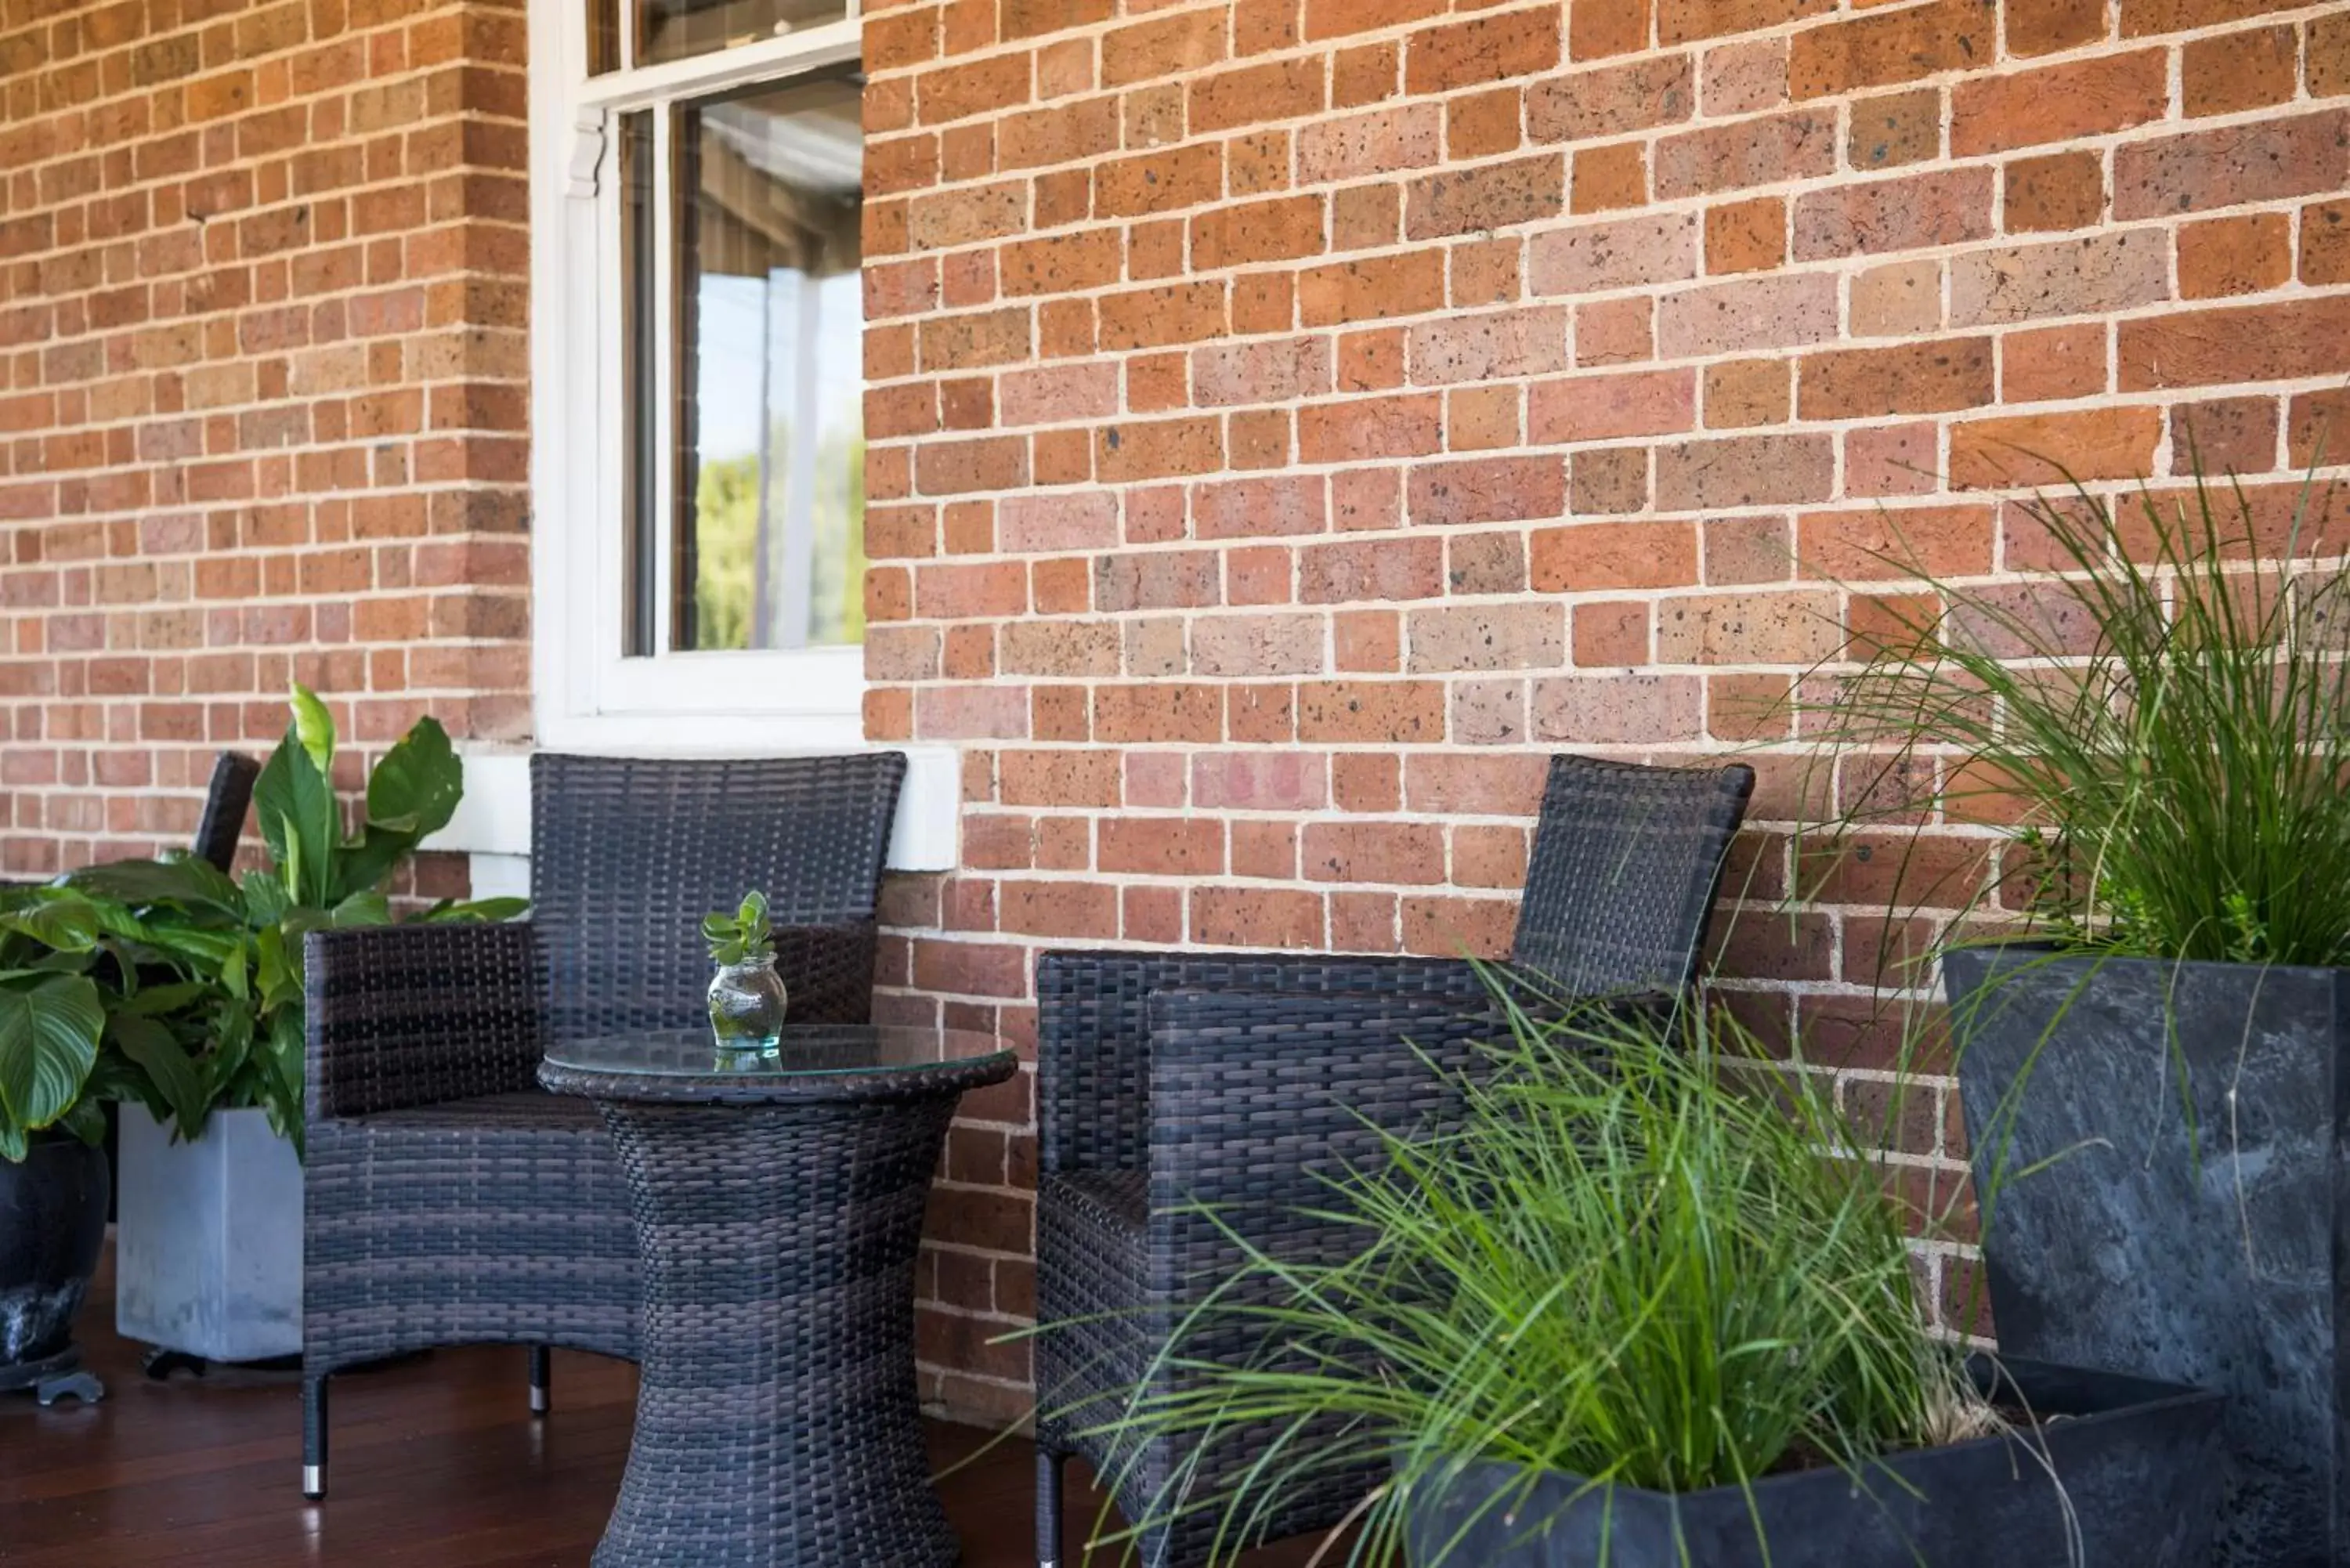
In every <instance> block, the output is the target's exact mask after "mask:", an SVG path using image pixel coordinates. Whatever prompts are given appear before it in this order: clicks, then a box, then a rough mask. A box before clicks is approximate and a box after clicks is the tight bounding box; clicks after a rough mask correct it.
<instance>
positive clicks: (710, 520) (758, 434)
mask: <svg viewBox="0 0 2350 1568" xmlns="http://www.w3.org/2000/svg"><path fill="white" fill-rule="evenodd" d="M858 99H859V94H858V87H857V85H856V84H855V83H854V82H852V81H848V80H845V79H830V80H818V81H804V82H799V83H795V84H793V85H791V86H788V87H783V88H765V89H763V90H760V91H758V92H755V93H752V94H747V95H744V96H741V97H736V98H733V99H723V100H716V101H710V102H704V103H701V104H696V105H692V106H691V107H688V108H686V109H683V110H681V112H680V115H679V119H678V122H677V123H678V143H679V159H678V188H679V190H680V192H681V194H682V202H681V212H680V213H679V219H678V225H679V233H678V266H677V274H678V279H679V291H680V292H679V298H678V314H679V328H678V354H679V370H678V383H677V385H678V407H677V414H676V434H677V443H678V444H677V486H678V488H677V501H678V512H679V517H678V526H677V534H676V554H675V556H674V557H673V566H674V582H675V584H676V596H675V597H674V599H673V600H672V601H671V646H672V647H673V648H677V649H782V648H808V647H822V646H827V645H831V644H840V643H857V642H861V641H863V640H864V636H865V614H864V597H863V593H862V583H863V578H864V572H865V548H864V542H865V435H864V379H863V376H864V366H863V348H862V338H863V331H864V299H863V290H862V285H861V283H860V280H859V275H858V256H859V228H860V224H861V222H862V213H861V208H862V200H861V194H860V190H861V185H862V182H863V174H864V137H863V133H862V130H860V120H859V104H858Z"/></svg>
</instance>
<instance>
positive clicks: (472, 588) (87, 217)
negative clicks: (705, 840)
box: [0, 0, 529, 876]
mask: <svg viewBox="0 0 2350 1568" xmlns="http://www.w3.org/2000/svg"><path fill="white" fill-rule="evenodd" d="M524 102H525V84H524V78H523V23H522V11H521V5H520V0H464V3H462V4H433V3H432V0H282V3H279V4H274V5H268V4H249V3H247V0H115V3H109V4H93V3H88V0H0V106H5V113H4V114H0V876H5V875H14V876H27V875H33V874H42V873H47V872H50V871H53V870H56V869H57V868H59V867H70V866H74V865H78V864H81V863H83V862H86V861H88V860H90V859H92V858H99V857H105V856H109V855H115V854H120V853H124V852H127V851H137V850H143V849H146V848H149V847H151V846H154V845H156V844H158V843H168V842H176V841H182V840H183V839H184V836H185V835H186V834H187V833H188V831H189V830H190V829H191V828H192V826H193V824H194V821H195V814H196V811H197V809H198V805H199V802H200V799H201V794H202V790H203V784H204V781H205V778H206V776H207V775H208V774H209V771H210V765H211V754H212V753H213V751H214V750H215V749H216V748H218V747H220V746H223V745H227V744H231V743H237V742H243V743H246V744H249V745H254V746H265V745H266V744H267V743H268V742H271V741H274V740H275V738H276V735H277V734H278V733H279V732H281V731H282V730H283V729H284V727H285V705H284V692H285V690H286V681H287V680H288V679H289V678H291V679H298V680H304V681H307V682H308V683H310V684H312V685H314V686H316V687H317V688H318V689H319V690H321V691H326V692H328V693H332V694H334V695H335V696H336V697H337V699H338V709H339V710H340V716H341V718H342V720H343V722H344V724H345V726H346V729H347V731H348V732H350V733H352V734H354V735H356V736H357V737H358V738H359V739H360V740H362V741H381V740H383V739H385V738H387V737H389V736H390V735H391V734H394V733H396V732H398V731H399V730H400V729H402V728H405V726H406V725H407V724H408V722H410V721H411V719H412V718H413V717H414V716H415V715H416V713H417V712H418V711H421V710H424V709H428V708H429V709H430V710H431V711H434V712H436V713H438V714H439V715H440V716H441V718H442V720H443V722H446V723H448V724H449V726H450V728H451V729H452V732H456V733H459V734H473V735H478V736H493V737H503V736H517V735H522V734H526V733H527V731H528V720H529V699H528V695H527V684H528V636H529V631H528V610H527V601H526V596H525V585H526V581H527V577H528V567H527V545H526V542H525V537H524V528H525V516H526V509H525V490H524V479H525V472H524V470H525V450H526V449H525V408H524V404H525V397H524V394H525V374H526V367H525V330H524V329H525V281H524V280H525V267H526V260H527V255H528V236H527V233H526V231H525V227H524V223H525V208H526V202H525V189H524V166H525V149H524V127H523V116H524Z"/></svg>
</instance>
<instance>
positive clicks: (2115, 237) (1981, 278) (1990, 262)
mask: <svg viewBox="0 0 2350 1568" xmlns="http://www.w3.org/2000/svg"><path fill="white" fill-rule="evenodd" d="M2163 248H2164V247H2163V236H2162V234H2161V233H2160V231H2158V230H2150V229H2138V230H2123V231H2116V232H2108V233H2104V234H2092V235H2090V236H2088V237H2087V238H2085V239H2078V240H2055V241H2050V242H2047V243H2044V244H2031V245H2015V246H2011V247H2009V248H2006V249H2002V250H1991V251H1976V252H1973V253H1970V254H1966V255H1961V256H1959V257H1956V258H1954V259H1953V260H1952V261H1951V263H1950V324H1951V325H1952V326H1954V327H1981V326H1984V325H1987V324H1990V323H1993V322H2013V321H2031V320H2034V319H2037V318H2038V317H2045V316H2085V315H2088V314H2091V313H2093V312H2100V311H2111V310H2126V309H2128V308H2130V307H2131V306H2139V305H2147V304H2151V303H2153V302H2154V301H2156V300H2159V299H2161V298H2162V297H2163V296H2165V295H2166V294H2167V293H2168V289H2169V281H2168V266H2167V263H2166V258H2165V257H2164V255H2163V254H2162V253H2163Z"/></svg>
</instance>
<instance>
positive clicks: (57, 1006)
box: [0, 888, 110, 1405]
mask: <svg viewBox="0 0 2350 1568" xmlns="http://www.w3.org/2000/svg"><path fill="white" fill-rule="evenodd" d="M105 927H106V921H105V919H104V918H103V912H102V911H100V910H99V909H96V908H94V907H93V906H92V905H91V904H90V903H89V902H88V900H86V899H82V898H78V897H75V896H73V895H70V894H61V893H58V892H57V891H56V890H54V889H50V888H8V889H0V1392H5V1391H7V1390H11V1389H17V1388H31V1389H32V1390H34V1392H35V1393H36V1396H37V1397H39V1399H40V1401H41V1403H42V1404H44V1405H47V1404H49V1403H51V1402H52V1401H54V1400H56V1399H57V1398H59V1397H65V1396H68V1395H74V1396H78V1397H81V1398H84V1399H94V1398H97V1397H99V1392H100V1390H99V1386H98V1384H97V1382H96V1381H95V1380H94V1379H92V1378H90V1377H89V1376H88V1375H87V1374H84V1373H82V1372H80V1371H79V1367H80V1357H79V1354H78V1352H77V1351H76V1350H75V1349H74V1344H73V1319H74V1314H75V1313H76V1312H78V1310H79V1309H80V1306H81V1302H82V1297H83V1295H84V1293H86V1292H87V1291H88V1288H89V1280H90V1275H91V1274H92V1272H95V1270H96V1269H97V1267H98V1260H99V1251H100V1249H101V1248H103V1246H104V1245H105V1241H106V1210H107V1191H108V1177H107V1168H106V1156H105V1154H104V1152H103V1151H102V1150H101V1149H100V1148H99V1140H100V1138H101V1137H103V1136H104V1133H105V1124H104V1122H103V1121H102V1120H101V1119H100V1117H99V1115H98V1107H97V1106H96V1105H95V1104H93V1103H92V1102H91V1100H90V1099H89V1098H88V1096H87V1095H86V1093H85V1090H86V1088H87V1085H88V1079H89V1075H90V1070H91V1068H92V1067H93V1066H94V1065H95V1064H97V1061H98V1054H99V1036H100V1033H101V1032H102V1031H103V1029H104V1026H105V1022H106V1012H105V1008H104V1004H103V1002H102V1001H101V999H100V995H99V985H98V982H97V981H96V980H94V979H93V978H91V973H90V971H92V970H93V969H94V968H95V967H97V965H98V963H99V961H100V959H101V957H102V956H103V949H102V947H101V943H102V942H104V941H106V940H109V937H110V934H109V932H108V931H107V930H106V929H105Z"/></svg>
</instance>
